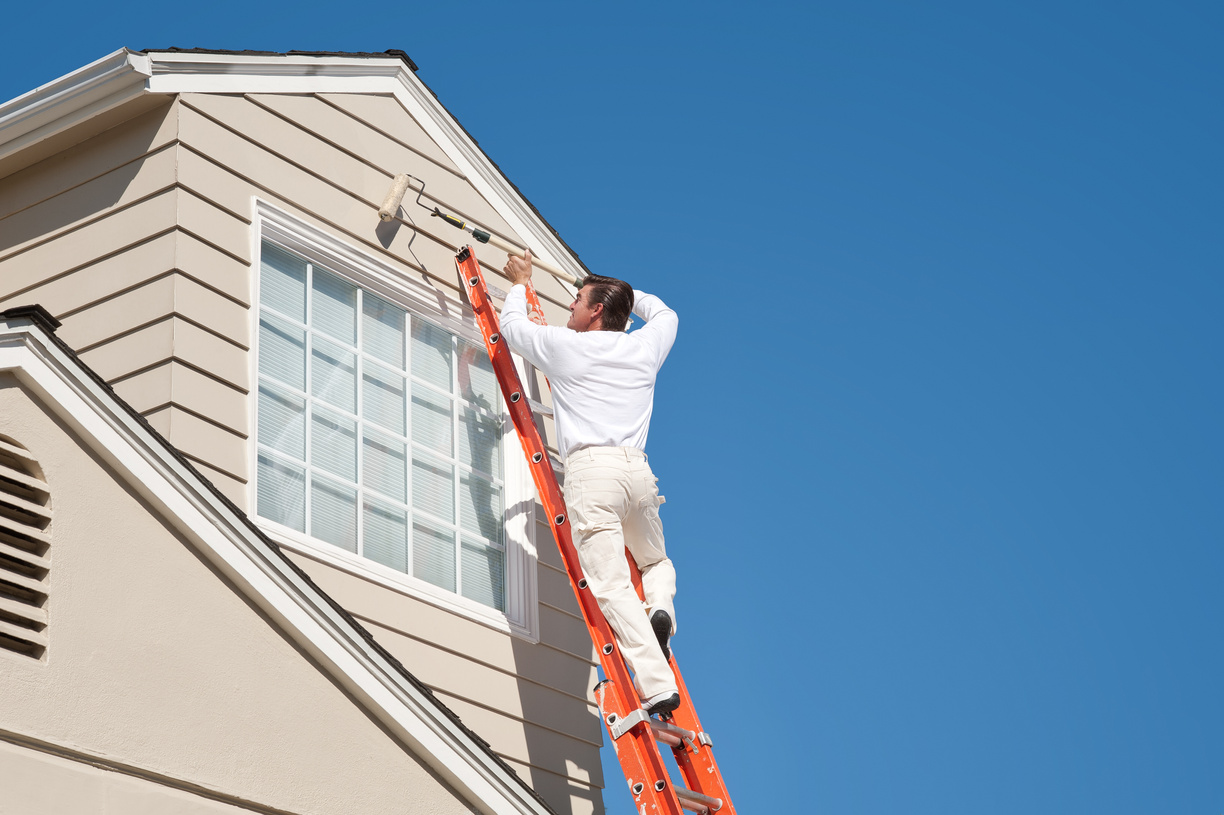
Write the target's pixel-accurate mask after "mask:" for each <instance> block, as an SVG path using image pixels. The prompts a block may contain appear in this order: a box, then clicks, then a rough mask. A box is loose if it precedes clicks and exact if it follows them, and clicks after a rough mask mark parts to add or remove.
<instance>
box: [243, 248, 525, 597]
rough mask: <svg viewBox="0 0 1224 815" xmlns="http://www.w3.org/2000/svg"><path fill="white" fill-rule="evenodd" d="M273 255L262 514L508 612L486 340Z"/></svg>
mask: <svg viewBox="0 0 1224 815" xmlns="http://www.w3.org/2000/svg"><path fill="white" fill-rule="evenodd" d="M261 254H262V260H261V265H260V281H259V304H260V308H259V350H258V357H259V359H258V369H259V384H258V392H259V396H258V400H257V406H256V410H257V421H256V447H257V473H256V496H255V498H256V513H257V514H258V515H259V516H261V517H262V518H265V519H267V520H269V521H272V522H274V523H277V524H280V525H282V526H284V527H288V528H290V529H293V530H296V531H298V532H300V533H303V534H305V535H307V536H309V537H311V538H315V539H318V540H321V541H325V542H326V543H328V544H330V545H332V546H335V547H338V548H339V549H342V550H346V551H348V552H351V553H353V554H354V555H358V556H360V557H362V558H365V559H367V560H370V561H375V562H377V563H379V564H382V565H383V566H384V567H387V568H390V569H393V570H395V571H397V572H401V573H403V574H406V575H410V576H411V577H413V578H416V579H419V580H422V581H425V582H427V583H429V584H432V585H433V586H437V587H439V588H441V589H444V590H445V591H447V592H454V593H455V594H458V595H460V596H462V597H466V598H468V599H470V600H473V601H476V602H478V603H481V604H483V605H485V606H489V607H492V608H494V609H497V610H499V611H505V609H506V585H507V580H506V531H505V528H504V527H505V523H504V517H505V513H504V507H505V492H506V490H505V481H504V476H503V469H502V465H503V462H502V443H501V437H502V411H501V396H500V393H499V390H498V386H497V380H496V378H495V376H494V374H493V369H492V366H491V365H490V363H489V359H488V356H487V355H486V353H485V350H484V347H483V345H479V344H477V343H474V342H470V341H469V340H467V339H465V338H463V337H462V336H459V335H457V334H455V333H452V332H450V331H447V330H446V329H445V328H443V327H441V326H439V325H437V324H435V323H433V322H430V321H428V320H426V319H423V318H421V317H420V316H419V315H417V314H415V313H411V312H409V311H408V310H407V309H405V308H403V307H402V306H401V305H398V304H396V303H393V302H391V301H390V300H388V299H385V298H383V297H380V296H378V295H376V294H374V293H373V292H371V291H369V290H366V289H363V288H362V287H360V286H357V285H355V284H354V283H352V282H350V281H349V280H347V279H345V278H344V277H341V276H340V275H339V274H337V273H335V272H334V271H332V270H329V269H326V268H323V267H320V266H319V265H317V264H316V263H314V262H312V261H310V260H307V259H306V258H304V257H301V256H299V255H297V254H295V253H292V252H289V251H287V250H285V249H283V248H281V247H279V246H276V245H275V244H272V243H270V242H268V241H264V242H263V245H262V253H261Z"/></svg>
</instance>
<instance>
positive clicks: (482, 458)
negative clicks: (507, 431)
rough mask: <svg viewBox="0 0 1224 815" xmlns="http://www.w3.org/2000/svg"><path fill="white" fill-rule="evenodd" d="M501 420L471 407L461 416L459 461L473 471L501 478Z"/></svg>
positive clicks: (464, 410) (465, 409)
mask: <svg viewBox="0 0 1224 815" xmlns="http://www.w3.org/2000/svg"><path fill="white" fill-rule="evenodd" d="M501 433H502V424H501V419H497V418H494V417H492V416H488V415H485V414H483V413H478V412H476V411H475V410H472V409H471V408H469V407H465V408H463V410H462V411H461V412H460V414H459V460H460V461H461V462H463V463H464V464H471V465H472V468H473V469H476V470H480V471H481V472H482V473H486V474H488V475H491V476H494V477H501V455H500V452H501Z"/></svg>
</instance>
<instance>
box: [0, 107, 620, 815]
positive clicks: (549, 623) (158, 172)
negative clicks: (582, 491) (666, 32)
mask: <svg viewBox="0 0 1224 815" xmlns="http://www.w3.org/2000/svg"><path fill="white" fill-rule="evenodd" d="M141 110H142V112H140V113H139V114H138V115H135V116H134V117H133V118H132V119H130V120H128V121H124V122H122V123H121V124H119V125H118V126H116V127H114V128H112V129H110V130H107V131H106V132H104V133H101V134H99V135H96V136H93V137H92V138H90V139H89V140H87V141H85V142H82V143H80V144H77V145H75V146H73V147H70V148H68V149H66V150H64V151H62V152H60V153H57V154H55V155H53V156H51V157H49V158H45V159H42V160H41V161H39V162H38V163H36V164H33V165H32V166H29V167H25V168H23V169H20V170H18V171H16V172H14V173H13V174H11V175H9V176H8V177H6V178H4V179H3V180H0V308H4V307H8V306H13V305H20V304H27V303H40V304H42V305H43V306H44V307H45V308H47V309H48V310H49V311H50V312H51V313H52V314H54V315H55V316H56V317H57V318H58V319H60V320H61V321H62V322H63V326H62V327H61V328H60V329H59V331H58V334H59V336H60V337H61V338H62V339H64V340H65V341H66V342H67V343H68V344H69V345H70V346H71V347H73V348H74V349H75V350H76V351H77V352H78V353H79V354H80V356H81V358H82V359H83V360H84V361H85V362H86V363H87V364H89V365H90V366H91V367H92V368H93V369H94V370H96V371H97V372H98V373H99V374H100V375H101V376H102V377H103V378H104V379H106V380H107V381H108V382H109V383H111V384H112V386H113V387H114V388H115V390H116V392H117V393H118V394H119V395H120V396H121V397H122V398H124V399H125V400H126V401H127V402H128V403H129V404H131V405H132V406H133V407H135V408H136V409H137V410H138V411H139V412H141V413H142V414H143V415H144V416H145V417H146V418H147V419H148V420H149V422H150V423H151V424H152V425H153V426H154V427H155V428H156V429H157V430H158V431H159V432H161V433H162V434H163V435H164V436H165V437H166V438H167V439H168V440H169V441H170V442H171V443H172V444H173V445H174V446H175V447H176V448H177V449H178V450H179V451H180V452H182V453H183V454H184V455H185V456H186V457H187V458H188V459H189V460H191V461H192V463H193V464H195V465H196V466H197V468H199V469H200V470H201V471H202V472H203V473H204V475H205V476H206V477H208V478H209V479H210V480H212V481H213V483H214V484H216V485H217V487H218V488H219V489H221V490H222V492H224V493H225V494H226V495H227V496H228V497H229V498H230V499H231V500H233V501H234V502H235V504H237V505H238V506H239V507H241V508H243V509H244V510H246V511H247V512H249V513H253V506H252V501H251V494H252V493H251V489H250V481H251V478H252V472H251V462H252V461H253V460H254V456H253V445H254V440H253V428H252V416H253V410H252V405H251V399H252V394H253V392H254V390H255V389H254V386H253V384H252V371H253V370H254V360H253V353H252V332H253V327H254V324H255V319H254V318H253V316H252V313H253V312H252V309H253V308H254V306H255V296H256V295H255V291H254V289H255V285H254V276H253V271H252V266H251V264H252V257H253V253H254V251H255V250H256V248H257V246H258V242H259V235H257V234H256V217H255V207H254V200H255V199H256V198H258V199H259V200H261V201H264V202H266V203H267V204H269V205H271V206H273V207H276V208H277V209H278V210H280V211H282V212H285V213H287V214H288V215H290V216H291V217H293V218H296V219H298V220H299V221H301V222H302V223H304V224H307V225H309V226H310V227H312V228H314V229H317V230H319V231H320V232H322V233H325V234H327V235H329V236H332V237H334V238H335V239H337V240H340V241H342V242H344V243H345V244H346V245H348V246H350V247H352V248H353V249H355V250H356V251H359V252H361V253H365V254H367V255H369V256H371V257H374V258H376V259H377V260H378V261H379V262H381V263H383V264H389V265H391V266H392V267H394V268H395V269H396V270H397V271H398V272H399V273H401V274H402V275H403V278H404V279H405V280H407V281H413V282H415V283H416V284H419V285H421V286H426V287H429V288H430V289H432V290H433V291H434V292H435V293H436V297H437V298H438V300H439V302H444V303H446V304H448V305H449V307H451V308H461V305H460V295H459V289H458V281H457V279H456V277H455V272H454V262H453V256H454V252H455V250H456V247H457V245H460V244H462V243H464V242H466V241H465V240H464V239H465V238H467V237H468V236H466V235H464V234H463V233H460V232H459V231H457V230H454V229H453V228H452V227H450V226H447V225H445V224H444V223H442V222H441V221H440V220H438V219H435V218H430V217H429V214H428V211H427V210H426V209H423V208H421V207H419V206H417V205H416V203H415V200H414V198H415V192H412V193H410V194H409V195H408V196H406V197H405V201H404V213H405V217H407V218H408V219H409V220H411V221H412V222H414V223H415V225H416V227H417V228H416V229H415V230H414V229H410V228H408V227H407V226H403V225H395V224H391V225H387V224H381V223H380V222H379V221H378V218H377V215H376V210H377V207H378V205H379V204H380V203H381V201H382V198H383V197H384V196H385V194H386V192H387V189H388V188H389V186H390V181H391V178H392V177H393V176H394V175H395V174H397V173H400V172H409V173H411V174H412V175H413V176H415V177H417V178H420V179H424V180H425V182H426V185H425V193H426V194H425V195H424V197H423V198H422V203H424V204H426V205H427V206H428V207H433V206H435V205H437V206H440V207H441V208H442V209H443V210H444V211H447V212H450V213H454V214H456V215H457V216H459V217H462V218H465V219H469V220H472V221H474V222H476V223H479V224H480V225H481V226H483V227H486V228H489V229H491V230H493V231H495V232H497V233H499V234H501V235H503V236H505V237H506V238H507V239H510V240H512V241H516V242H521V241H520V240H519V239H518V238H517V237H516V236H515V234H514V232H513V230H512V229H511V228H510V227H509V226H508V225H507V224H506V222H505V221H504V220H503V219H502V218H501V217H500V216H499V215H498V214H497V213H496V211H495V210H494V209H493V208H492V207H491V206H490V205H489V203H488V202H487V201H485V200H484V198H483V197H482V196H481V195H480V194H479V193H478V192H477V191H476V189H475V188H474V187H473V186H472V184H471V183H470V182H469V180H468V179H466V178H464V177H463V175H462V174H461V173H460V172H459V170H458V168H457V167H456V166H455V164H454V163H453V162H452V161H451V160H450V159H449V158H448V157H447V155H446V152H445V151H444V150H443V149H442V148H440V147H439V146H438V145H437V144H436V143H435V142H434V141H433V140H432V139H430V137H429V136H428V135H427V134H426V133H425V131H424V130H423V129H422V127H421V125H420V124H418V123H417V122H416V121H415V120H414V119H413V117H412V116H411V115H410V114H409V113H408V112H407V111H406V110H405V109H404V107H403V106H402V105H401V104H400V102H399V101H398V100H396V99H395V98H394V97H392V96H379V95H360V94H342V93H335V94H332V93H329V94H305V95H270V94H251V95H245V96H244V95H223V94H182V95H179V96H175V97H171V98H167V100H166V103H165V104H164V105H161V106H159V107H156V108H155V109H153V110H147V102H146V103H144V104H142V106H141ZM477 254H478V256H479V257H480V258H481V259H482V261H483V264H484V266H485V273H486V276H487V277H488V279H489V281H490V283H491V284H493V285H494V286H498V287H500V288H503V289H508V288H509V284H508V282H507V281H505V279H504V278H501V276H500V273H499V272H500V268H501V266H502V265H503V263H504V257H502V255H501V253H500V252H498V251H497V250H493V249H491V248H489V247H483V246H480V245H477ZM537 277H541V278H543V279H542V280H540V281H539V286H540V294H541V298H542V300H543V301H544V305H545V310H546V313H547V316H548V318H549V320H550V322H552V323H554V324H557V323H561V322H564V319H565V315H566V311H565V306H566V305H567V304H568V302H569V295H568V294H567V293H566V291H565V290H564V289H563V288H562V287H561V286H560V284H558V283H556V282H555V281H553V280H552V279H551V278H548V277H547V276H543V275H540V276H537ZM528 387H529V390H530V391H532V392H533V396H534V397H535V398H537V399H538V400H539V401H542V402H544V403H548V401H549V399H548V390H547V387H546V385H544V384H543V380H542V378H540V379H537V381H536V382H534V383H533V384H529V385H528ZM544 430H545V435H546V437H547V438H548V440H549V441H550V443H553V444H554V445H555V436H554V434H553V429H552V427H551V421H549V422H546V426H545V428H544ZM511 444H513V442H512V440H511ZM517 455H518V450H517V449H512V447H510V446H507V450H506V456H507V458H510V457H515V456H517ZM536 517H537V518H539V519H543V518H544V514H543V512H542V510H541V511H537V512H536ZM530 526H531V527H532V528H533V529H534V544H535V548H536V551H537V553H538V561H537V562H536V566H535V568H536V580H537V586H538V593H539V604H538V613H539V625H538V640H539V641H538V642H533V641H531V640H529V639H525V638H523V637H520V636H516V635H513V634H510V633H508V632H507V631H505V630H499V629H498V628H496V627H490V626H488V625H486V624H483V623H481V622H479V621H476V620H473V619H469V618H467V617H464V616H461V615H458V614H455V613H453V612H451V611H449V610H447V609H445V608H442V607H439V606H438V605H436V604H433V603H430V602H428V601H426V600H423V599H421V598H420V597H417V596H413V595H412V594H411V593H408V592H402V591H397V590H395V589H394V588H389V587H387V586H386V585H384V584H382V583H379V582H378V581H373V580H370V579H367V578H366V577H365V576H363V575H361V574H358V573H354V572H352V571H346V570H341V569H338V568H336V567H334V566H333V565H330V564H328V563H325V562H322V561H321V560H319V559H318V558H315V557H311V556H310V555H309V553H302V554H295V555H294V557H295V559H296V560H297V561H298V562H299V564H300V565H301V566H302V567H303V568H304V569H305V570H306V571H307V572H308V573H309V574H310V575H311V577H312V578H313V579H314V580H315V581H316V582H317V583H318V584H319V585H320V586H321V587H322V588H323V589H324V590H325V591H327V592H328V593H329V594H331V595H332V596H333V597H334V598H336V599H337V600H338V601H339V602H340V603H341V604H342V605H343V606H344V607H345V608H346V609H347V610H348V611H350V613H352V614H354V616H356V617H357V618H358V619H359V620H361V621H362V623H363V624H364V625H366V626H367V627H368V628H370V629H371V630H372V631H373V632H374V634H375V636H376V637H377V639H378V640H379V642H381V643H382V644H383V645H384V646H385V647H387V648H388V649H389V650H390V651H391V652H392V653H394V654H395V655H396V656H397V657H398V658H400V659H401V660H402V661H403V662H404V664H405V665H407V666H408V667H409V668H410V669H411V670H412V671H413V672H414V673H415V674H416V675H417V676H418V677H420V678H421V679H422V680H423V681H424V682H425V683H426V684H427V685H429V686H430V687H431V688H432V689H433V690H435V692H436V693H437V694H438V695H439V697H440V698H441V699H442V700H443V701H444V702H445V703H446V704H447V705H448V706H449V707H451V708H452V709H453V710H455V711H456V712H458V713H459V714H460V715H461V716H462V717H463V720H464V722H465V723H467V724H468V725H469V726H470V727H471V728H472V729H473V730H475V731H476V732H477V733H479V734H480V735H481V736H482V737H483V738H485V739H487V740H488V741H489V743H490V744H491V746H492V748H493V750H494V751H495V752H496V753H497V754H498V755H500V756H501V757H502V758H504V759H505V760H506V761H507V763H509V764H510V765H511V766H512V767H514V769H515V770H516V771H517V772H518V773H519V774H520V775H521V776H523V777H524V778H525V779H527V780H528V783H529V784H531V785H532V786H533V788H535V789H536V790H537V791H538V792H539V793H540V794H541V795H543V796H544V797H545V798H546V800H548V801H549V803H550V804H551V805H552V806H553V807H554V808H555V809H557V810H558V811H559V812H563V813H564V812H574V813H587V812H599V811H602V803H601V800H600V793H599V788H600V787H602V786H603V779H602V776H601V772H600V764H599V754H598V749H599V744H600V742H601V738H602V732H601V728H600V726H599V723H598V719H597V716H596V710H595V708H594V706H593V704H592V703H591V701H590V698H591V694H590V689H591V687H592V685H593V684H594V682H595V680H596V672H595V664H596V663H595V660H594V657H593V652H592V647H591V644H590V642H589V639H588V637H587V635H586V630H585V626H584V624H583V622H582V619H581V616H580V614H579V610H578V606H577V603H576V602H575V600H574V598H573V595H572V593H571V590H570V587H569V583H568V578H567V577H566V575H565V572H564V568H563V564H562V562H561V559H560V556H559V554H558V553H557V551H556V547H555V544H554V543H553V542H552V538H551V533H550V530H549V528H548V526H547V524H546V523H544V524H540V523H533V524H530Z"/></svg>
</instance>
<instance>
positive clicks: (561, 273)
mask: <svg viewBox="0 0 1224 815" xmlns="http://www.w3.org/2000/svg"><path fill="white" fill-rule="evenodd" d="M433 214H434V215H435V216H436V217H438V218H441V219H442V220H444V221H446V222H447V223H448V224H450V225H451V226H453V227H455V228H457V229H462V230H464V231H465V232H471V233H472V237H473V238H475V239H476V240H478V241H480V242H481V243H487V244H489V245H490V246H496V247H497V248H498V249H502V250H504V251H506V252H508V253H510V254H511V255H518V256H519V257H523V255H524V252H523V250H522V249H521V248H520V247H518V246H515V245H514V244H512V243H510V242H509V241H505V240H502V239H501V238H499V237H497V236H496V235H493V234H491V233H489V232H485V231H484V230H483V229H477V228H476V227H474V226H472V225H471V224H469V223H466V222H465V221H461V220H459V219H458V218H456V217H455V216H453V215H447V214H446V213H445V212H443V211H442V210H440V209H438V208H437V207H434V211H433ZM531 265H532V266H534V267H535V268H537V269H540V270H542V271H545V272H548V273H549V274H550V275H552V276H553V277H555V278H557V279H558V280H564V281H565V282H566V283H569V284H570V285H571V286H576V285H578V278H576V277H574V276H573V275H572V274H570V273H569V272H567V271H565V270H563V269H558V268H557V267H556V266H553V265H552V264H551V263H548V262H547V261H543V260H540V259H539V258H538V257H536V256H535V255H532V256H531Z"/></svg>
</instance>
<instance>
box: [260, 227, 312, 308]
mask: <svg viewBox="0 0 1224 815" xmlns="http://www.w3.org/2000/svg"><path fill="white" fill-rule="evenodd" d="M260 260H261V261H262V262H261V263H260V267H259V268H260V272H259V298H260V302H262V303H263V304H264V305H265V306H268V307H269V308H274V309H276V310H277V311H279V312H280V313H281V314H284V315H285V316H287V317H292V318H293V319H295V320H297V321H298V322H299V323H304V322H306V261H304V260H302V259H301V258H299V257H297V256H296V255H291V254H289V253H288V252H286V251H284V250H282V249H278V248H277V247H275V246H273V245H272V244H270V243H265V244H264V245H263V247H262V248H261V250H260Z"/></svg>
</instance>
